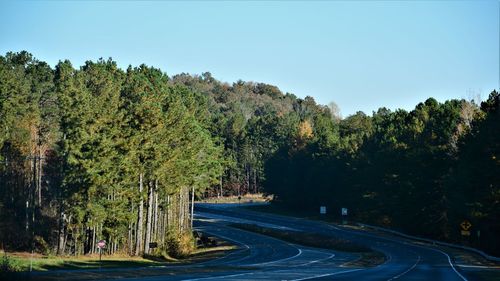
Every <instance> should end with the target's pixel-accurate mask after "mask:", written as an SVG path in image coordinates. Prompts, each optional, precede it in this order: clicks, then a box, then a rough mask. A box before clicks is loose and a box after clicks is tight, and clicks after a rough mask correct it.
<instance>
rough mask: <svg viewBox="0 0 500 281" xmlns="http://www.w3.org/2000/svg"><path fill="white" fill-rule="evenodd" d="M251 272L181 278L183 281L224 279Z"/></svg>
mask: <svg viewBox="0 0 500 281" xmlns="http://www.w3.org/2000/svg"><path fill="white" fill-rule="evenodd" d="M251 274H254V272H247V273H239V274H232V275H222V276H211V277H202V278H195V279H182V280H183V281H198V280H208V279H224V278H229V277H237V276H243V275H251Z"/></svg>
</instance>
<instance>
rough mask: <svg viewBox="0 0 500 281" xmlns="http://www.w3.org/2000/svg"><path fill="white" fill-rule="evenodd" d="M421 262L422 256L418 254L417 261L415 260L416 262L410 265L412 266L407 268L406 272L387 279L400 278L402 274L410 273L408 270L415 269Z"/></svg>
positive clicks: (390, 280) (389, 280)
mask: <svg viewBox="0 0 500 281" xmlns="http://www.w3.org/2000/svg"><path fill="white" fill-rule="evenodd" d="M419 262H420V256H418V259H417V262H415V264H414V265H413V266H412V267H410V268H409V269H408V270H406V271H405V272H403V273H401V274H399V275H396V276H394V277H392V278H391V279H388V280H387V281H392V280H394V279H398V278H399V277H401V276H403V275H405V274H406V273H408V272H410V271H412V270H413V269H414V268H415V267H416V266H417V264H418V263H419Z"/></svg>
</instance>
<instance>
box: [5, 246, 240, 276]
mask: <svg viewBox="0 0 500 281" xmlns="http://www.w3.org/2000/svg"><path fill="white" fill-rule="evenodd" d="M217 245H218V246H215V247H203V248H198V249H196V250H194V251H193V253H191V254H190V255H189V256H187V257H186V258H183V259H173V258H168V257H159V256H151V257H145V258H143V257H132V256H128V255H112V256H102V261H99V255H85V256H78V257H64V256H63V257H61V256H43V255H40V254H35V255H33V256H31V254H30V253H24V252H22V253H20V252H17V253H8V254H7V253H2V254H1V255H0V258H1V259H2V264H5V265H6V268H5V270H1V271H12V272H21V271H29V270H30V266H31V267H32V270H33V271H50V270H61V269H64V270H71V269H99V268H124V267H126V268H134V267H149V266H162V265H174V264H191V263H197V262H203V261H206V260H210V259H214V258H218V257H220V256H223V255H225V254H227V253H228V252H229V251H232V250H234V249H236V246H234V245H230V244H228V243H227V242H225V241H224V242H223V241H221V242H220V243H218V244H217ZM7 266H8V268H7ZM1 271H0V274H1Z"/></svg>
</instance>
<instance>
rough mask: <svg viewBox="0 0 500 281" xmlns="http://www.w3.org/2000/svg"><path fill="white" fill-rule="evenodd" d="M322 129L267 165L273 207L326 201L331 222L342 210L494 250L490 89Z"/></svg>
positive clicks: (498, 100) (499, 213) (497, 193)
mask: <svg viewBox="0 0 500 281" xmlns="http://www.w3.org/2000/svg"><path fill="white" fill-rule="evenodd" d="M330 126H333V127H335V128H336V129H335V130H334V129H332V130H331V131H332V132H335V133H334V134H333V135H329V136H322V134H323V133H322V132H320V131H314V133H313V134H311V135H310V136H309V137H308V140H307V141H306V142H300V143H289V144H287V145H285V146H283V147H281V148H280V150H279V151H278V152H277V153H275V154H274V155H273V156H272V157H271V159H270V160H269V161H267V162H266V167H265V172H266V176H267V180H266V182H265V185H264V187H265V190H266V191H267V192H269V193H272V194H274V195H275V202H276V203H278V204H283V205H285V206H287V207H289V208H298V209H304V210H309V211H311V212H318V211H319V206H326V207H327V209H328V210H330V211H329V212H331V213H332V214H330V215H329V216H331V217H333V218H335V219H337V220H341V219H342V215H341V208H347V209H348V217H347V219H349V220H354V221H361V222H365V223H371V224H375V225H379V226H384V227H389V228H393V229H397V230H400V231H403V232H406V233H411V234H414V235H420V236H424V237H428V238H434V239H440V240H444V241H451V242H455V243H462V244H465V245H469V246H475V247H480V248H482V249H483V250H485V251H487V252H489V253H491V254H496V255H498V254H500V243H499V242H498V235H499V234H500V186H499V183H500V160H499V158H498V157H499V153H500V138H499V136H500V134H499V132H500V130H499V128H500V127H499V126H500V95H499V93H498V92H496V91H493V92H492V93H491V94H490V96H489V98H488V99H487V101H485V102H482V103H481V105H480V106H479V105H477V104H475V103H473V102H470V101H466V100H449V101H446V102H444V103H439V102H437V101H436V100H435V99H433V98H429V99H428V100H426V101H425V102H423V103H420V104H418V105H417V106H416V107H415V109H413V110H411V111H409V112H408V111H405V110H396V111H390V110H388V109H385V108H381V109H379V110H378V111H376V112H374V113H373V115H372V116H367V115H365V114H364V113H362V112H358V113H356V114H354V115H352V116H349V117H347V118H345V119H343V120H341V121H340V122H338V123H337V125H330ZM314 127H316V123H315V126H314ZM325 138H331V139H332V142H330V143H328V142H325V141H323V140H322V139H325ZM344 219H345V218H344ZM464 221H468V222H470V223H471V224H472V227H471V228H470V229H468V230H467V231H468V232H465V233H463V232H462V230H464V229H462V227H461V226H460V224H461V223H462V222H464ZM464 234H465V235H464Z"/></svg>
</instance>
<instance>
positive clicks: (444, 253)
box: [412, 244, 468, 281]
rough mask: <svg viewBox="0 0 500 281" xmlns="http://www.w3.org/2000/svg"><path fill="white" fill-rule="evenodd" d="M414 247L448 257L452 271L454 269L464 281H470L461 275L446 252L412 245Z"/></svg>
mask: <svg viewBox="0 0 500 281" xmlns="http://www.w3.org/2000/svg"><path fill="white" fill-rule="evenodd" d="M412 246H413V247H418V248H422V249H427V250H431V251H435V252H439V253H441V254H443V255H445V256H446V258H447V259H448V263H449V264H450V267H451V269H453V271H455V273H456V274H457V275H458V276H459V277H460V278H462V280H464V281H468V280H467V278H465V277H464V276H463V275H462V274H460V272H458V270H457V269H456V268H455V266H454V265H453V263H452V262H451V258H450V255H448V254H447V253H446V252H443V251H441V250H439V249H436V248H432V247H425V246H420V245H416V244H413V245H412Z"/></svg>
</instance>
